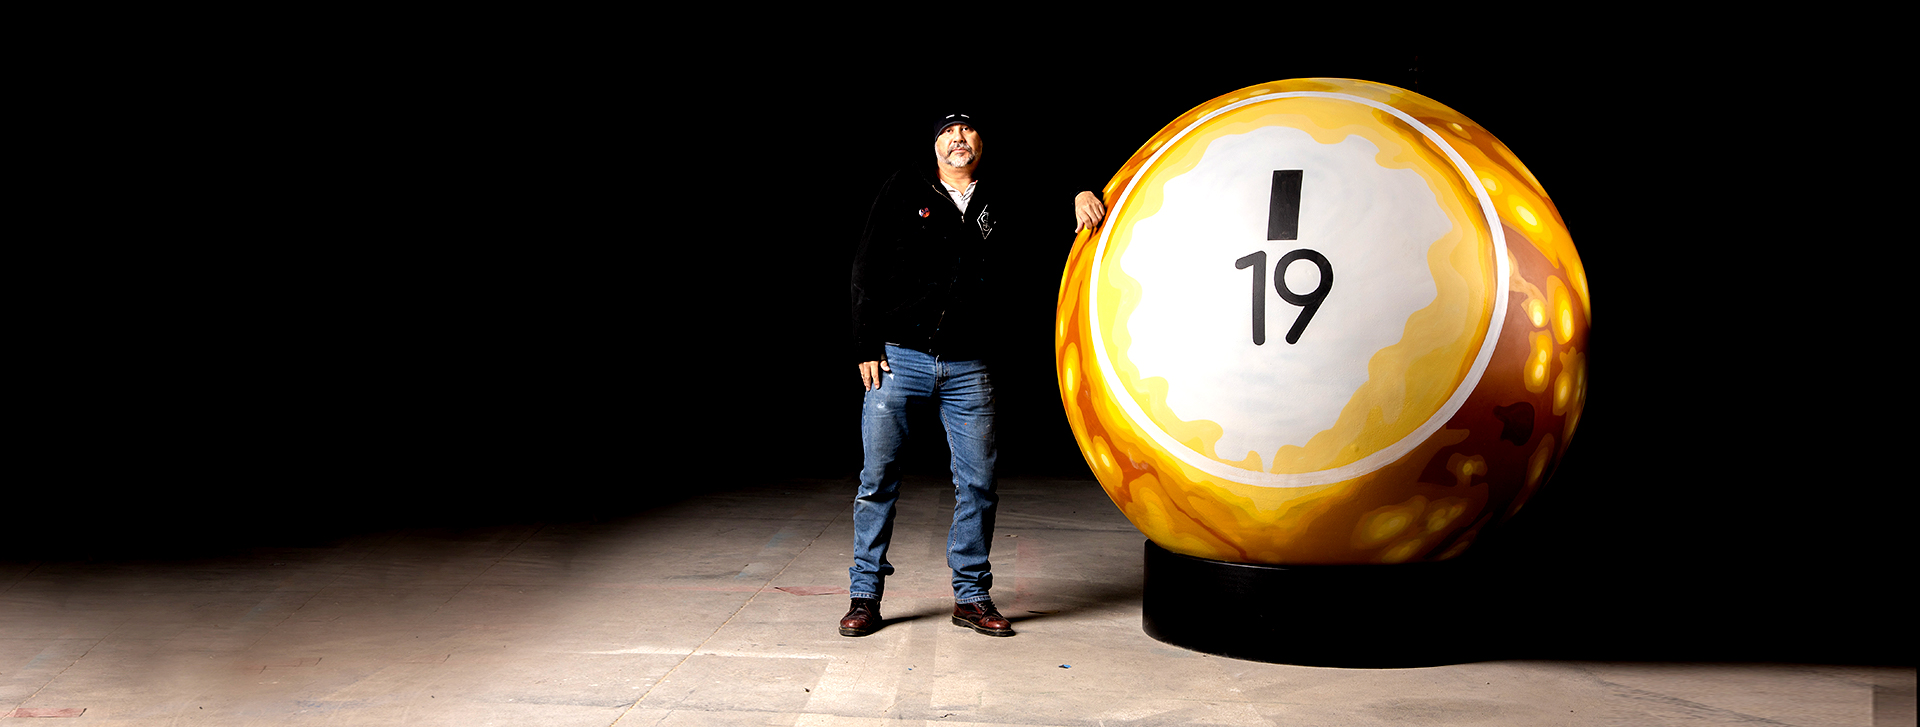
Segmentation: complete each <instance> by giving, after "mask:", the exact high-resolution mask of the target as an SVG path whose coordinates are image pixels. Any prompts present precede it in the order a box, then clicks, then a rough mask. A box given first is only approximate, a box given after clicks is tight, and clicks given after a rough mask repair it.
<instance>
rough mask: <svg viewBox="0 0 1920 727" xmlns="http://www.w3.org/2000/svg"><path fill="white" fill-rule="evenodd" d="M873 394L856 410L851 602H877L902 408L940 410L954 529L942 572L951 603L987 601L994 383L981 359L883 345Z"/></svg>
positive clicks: (896, 489)
mask: <svg viewBox="0 0 1920 727" xmlns="http://www.w3.org/2000/svg"><path fill="white" fill-rule="evenodd" d="M887 366H888V368H890V369H892V371H891V372H885V373H882V374H881V376H880V388H877V389H873V390H871V391H868V392H867V393H866V400H865V402H864V403H863V405H862V408H861V412H860V441H861V444H862V446H863V447H864V449H865V451H866V463H865V464H864V465H863V466H862V467H861V469H860V495H859V497H858V498H856V499H855V500H854V501H853V567H852V568H849V569H847V573H848V576H849V577H850V578H851V580H852V585H851V586H850V587H849V588H848V589H847V590H848V593H849V595H850V596H851V597H853V598H874V599H878V598H880V594H881V592H882V590H883V589H884V584H885V581H886V577H887V576H889V575H892V574H893V565H892V564H889V563H888V562H887V544H888V542H889V541H890V540H892V539H893V511H894V507H893V506H894V503H895V502H896V501H897V500H899V498H900V466H899V463H898V462H897V459H898V457H899V454H900V447H901V445H902V444H903V443H905V442H906V439H907V414H908V410H909V407H912V408H914V409H918V408H919V407H921V406H924V405H925V404H927V403H933V404H936V405H938V406H939V410H940V423H941V424H942V425H944V426H945V427H946V429H947V449H948V450H949V451H950V452H952V455H953V460H952V461H953V464H952V467H953V527H952V528H951V529H950V530H948V531H947V566H948V567H950V568H952V569H953V600H954V602H955V603H977V602H979V601H985V600H987V598H988V597H987V591H988V589H990V588H992V587H993V571H992V567H991V565H990V564H988V562H987V551H988V549H989V546H991V545H992V542H993V511H994V507H995V506H996V505H998V504H999V502H1000V496H999V495H997V494H995V493H994V479H993V463H994V459H995V457H996V456H997V455H996V453H995V452H996V450H995V449H994V444H993V381H992V380H991V379H990V378H989V377H988V376H987V365H986V363H985V362H984V361H946V360H943V359H941V358H939V357H937V356H934V355H931V354H927V353H922V352H920V351H915V350H913V349H910V348H900V347H898V346H892V345H889V346H887Z"/></svg>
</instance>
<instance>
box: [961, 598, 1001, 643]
mask: <svg viewBox="0 0 1920 727" xmlns="http://www.w3.org/2000/svg"><path fill="white" fill-rule="evenodd" d="M953 625H955V626H965V627H967V628H970V629H973V630H975V631H978V632H980V633H983V634H986V635H988V636H1012V635H1013V622H1012V621H1008V620H1007V618H1006V617H1005V616H1001V615H1000V612H999V611H998V610H995V609H994V607H993V602H992V601H981V602H979V603H956V604H953Z"/></svg>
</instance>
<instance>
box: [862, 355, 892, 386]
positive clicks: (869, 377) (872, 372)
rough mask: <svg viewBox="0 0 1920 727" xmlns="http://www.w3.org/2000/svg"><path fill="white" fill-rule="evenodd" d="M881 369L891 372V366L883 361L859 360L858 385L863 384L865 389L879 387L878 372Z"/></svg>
mask: <svg viewBox="0 0 1920 727" xmlns="http://www.w3.org/2000/svg"><path fill="white" fill-rule="evenodd" d="M882 371H885V372H887V373H893V367H891V366H888V365H887V362H885V361H862V362H860V385H862V386H865V387H866V390H867V391H873V390H874V389H878V388H880V372H882Z"/></svg>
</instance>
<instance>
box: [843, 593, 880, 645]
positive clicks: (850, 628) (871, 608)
mask: <svg viewBox="0 0 1920 727" xmlns="http://www.w3.org/2000/svg"><path fill="white" fill-rule="evenodd" d="M879 630H880V602H879V601H876V600H874V599H871V598H856V599H853V605H852V606H851V607H849V608H848V609H847V615H845V616H842V617H840V635H841V636H866V635H867V634H870V633H873V632H875V631H879Z"/></svg>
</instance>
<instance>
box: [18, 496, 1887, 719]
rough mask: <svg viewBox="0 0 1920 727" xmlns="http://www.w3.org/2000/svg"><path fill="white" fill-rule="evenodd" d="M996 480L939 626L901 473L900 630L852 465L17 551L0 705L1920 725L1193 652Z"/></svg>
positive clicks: (1060, 516)
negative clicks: (645, 507) (258, 541)
mask: <svg viewBox="0 0 1920 727" xmlns="http://www.w3.org/2000/svg"><path fill="white" fill-rule="evenodd" d="M1002 492H1003V500H1002V502H1003V505H1002V510H1001V518H1000V527H999V531H998V533H997V536H996V547H995V549H994V566H995V568H994V570H995V573H996V575H997V577H998V586H997V587H996V589H995V596H996V600H997V603H998V604H999V606H1000V608H1001V611H1002V612H1004V613H1006V614H1007V615H1008V616H1010V617H1012V618H1013V619H1014V622H1015V628H1016V629H1018V630H1019V635H1018V636H1015V637H1013V638H990V637H986V636H981V635H978V634H975V633H972V632H971V631H968V630H964V629H960V628H957V627H955V626H953V625H951V624H950V623H949V622H948V620H947V613H948V611H949V610H950V609H951V607H952V602H951V592H950V590H949V589H948V586H947V574H946V571H945V566H944V560H943V553H944V539H945V533H946V529H945V520H946V517H947V516H948V513H949V512H950V509H951V502H952V497H951V493H950V491H949V490H948V488H946V487H945V486H943V485H942V484H941V483H939V482H937V481H926V480H922V481H919V482H910V483H909V487H908V489H907V491H906V492H905V494H904V495H903V499H902V505H901V507H902V510H901V517H900V521H899V523H898V525H897V531H896V533H897V534H896V541H895V545H894V548H893V554H892V560H893V562H894V563H895V565H896V566H897V567H898V568H899V574H898V575H896V576H895V577H894V578H893V579H891V580H890V581H889V583H888V598H887V600H886V603H885V608H884V614H885V616H886V617H887V618H888V619H889V622H888V625H887V627H886V628H885V629H883V630H882V631H880V632H879V633H877V634H874V635H872V636H869V637H866V638H860V639H851V638H843V637H841V636H839V635H838V634H837V633H836V632H835V623H834V622H835V621H836V620H837V619H838V618H839V616H840V615H841V613H842V612H843V611H844V610H845V609H846V605H847V602H846V595H845V594H846V568H847V565H848V563H849V555H848V553H849V548H848V543H849V541H850V539H851V530H852V526H851V524H850V519H849V518H850V515H851V494H852V490H851V485H850V483H848V482H845V481H821V480H812V481H789V482H782V483H778V484H774V485H770V486H766V487H758V488H749V489H743V490H737V491H733V492H727V493H722V494H713V495H707V496H702V497H696V498H692V499H688V500H684V501H681V502H678V503H673V504H670V505H665V506H662V507H658V508H656V509H653V510H650V511H647V512H645V513H643V514H641V515H637V516H634V517H630V518H626V519H621V520H610V521H602V522H596V523H572V524H546V525H540V524H532V525H512V526H497V527H487V528H470V529H465V530H458V531H450V530H441V531H406V532H393V533H385V534H378V535H364V536H355V537H351V538H346V539H344V540H340V541H338V542H333V543H330V544H328V545H326V546H324V547H304V548H273V549H268V548H261V549H254V550H252V551H251V552H250V553H248V554H242V555H234V556H228V557H219V558H208V559H201V560H193V561H186V560H172V561H167V562H126V561H116V562H108V561H104V560H95V561H92V562H53V561H47V562H35V563H19V564H8V565H0V710H7V711H6V712H4V713H5V714H8V715H10V716H12V717H25V716H45V717H49V718H54V719H57V720H58V721H52V722H46V723H44V724H48V725H72V726H74V727H79V726H80V725H201V724H206V725H390V724H392V725H398V724H422V725H427V724H431V725H462V726H478V725H514V726H536V725H620V726H621V727H638V726H641V725H648V726H651V725H662V726H664V725H882V724H887V725H891V724H901V723H905V724H916V725H918V724H926V725H935V724H937V725H970V724H987V725H1102V726H1109V727H1110V726H1117V725H1189V724H1204V725H1432V724H1478V725H1667V724H1674V725H1679V724H1685V725H1712V724H1733V723H1742V724H1745V723H1758V724H1767V725H1869V724H1875V725H1877V724H1906V725H1911V724H1913V723H1914V696H1913V695H1914V670H1913V669H1912V668H1909V667H1862V666H1841V665H1817V664H1770V663H1732V664H1726V663H1721V664H1715V663H1684V662H1600V661H1565V660H1554V661H1549V660H1514V661H1479V662H1472V663H1461V664H1455V665H1443V666H1434V667H1429V668H1414V669H1334V668H1316V667H1304V666H1287V665H1278V664H1265V663H1257V662H1249V661H1239V660H1234V659H1227V658H1221V657H1214V656H1207V655H1202V654H1198V653H1194V652H1190V651H1186V650H1183V649H1179V648H1175V647H1171V646H1168V645H1165V644H1162V643H1159V642H1157V641H1154V640H1153V639H1151V638H1148V637H1147V636H1146V635H1145V634H1143V633H1142V632H1141V629H1140V563H1141V555H1140V552H1141V542H1142V538H1141V536H1140V535H1139V533H1138V532H1137V531H1135V530H1134V529H1133V527H1132V526H1130V525H1129V524H1128V523H1127V522H1126V520H1125V519H1123V518H1122V517H1121V516H1120V515H1119V513H1118V512H1117V511H1116V510H1115V508H1114V507H1113V506H1112V505H1111V504H1110V503H1109V502H1107V500H1106V499H1105V495H1104V494H1103V493H1102V492H1101V491H1100V489H1099V488H1098V487H1097V486H1095V485H1094V484H1092V483H1090V482H1071V481H1055V480H1010V481H1003V482H1002ZM23 724H42V723H23Z"/></svg>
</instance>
